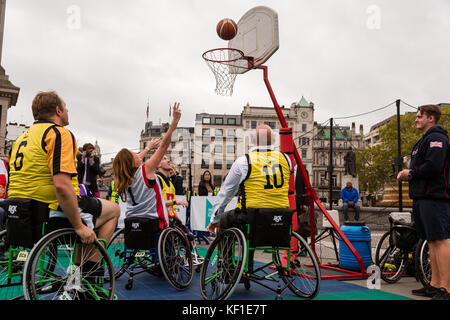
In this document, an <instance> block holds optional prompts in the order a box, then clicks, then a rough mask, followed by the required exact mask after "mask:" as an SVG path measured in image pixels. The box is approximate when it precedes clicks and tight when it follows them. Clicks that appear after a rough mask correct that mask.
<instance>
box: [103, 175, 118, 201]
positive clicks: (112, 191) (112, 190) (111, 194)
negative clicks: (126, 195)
mask: <svg viewBox="0 0 450 320" xmlns="http://www.w3.org/2000/svg"><path fill="white" fill-rule="evenodd" d="M106 200H110V201H112V202H115V203H119V193H118V192H117V188H116V184H115V182H114V180H112V181H111V185H110V186H109V187H108V194H107V195H106Z"/></svg>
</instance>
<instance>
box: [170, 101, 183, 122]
mask: <svg viewBox="0 0 450 320" xmlns="http://www.w3.org/2000/svg"><path fill="white" fill-rule="evenodd" d="M172 115H173V118H172V123H178V121H179V120H180V118H181V110H180V103H179V102H175V103H174V104H173V111H172Z"/></svg>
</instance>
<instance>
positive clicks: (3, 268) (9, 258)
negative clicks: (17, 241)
mask: <svg viewBox="0 0 450 320" xmlns="http://www.w3.org/2000/svg"><path fill="white" fill-rule="evenodd" d="M24 252H26V253H25V255H26V254H28V253H29V250H28V249H27V250H25V249H23V250H21V249H20V248H13V247H10V246H9V245H7V244H6V230H3V231H0V297H1V299H3V300H9V299H13V298H17V297H18V296H20V295H22V288H21V285H22V274H23V267H24V265H25V259H26V257H25V256H24Z"/></svg>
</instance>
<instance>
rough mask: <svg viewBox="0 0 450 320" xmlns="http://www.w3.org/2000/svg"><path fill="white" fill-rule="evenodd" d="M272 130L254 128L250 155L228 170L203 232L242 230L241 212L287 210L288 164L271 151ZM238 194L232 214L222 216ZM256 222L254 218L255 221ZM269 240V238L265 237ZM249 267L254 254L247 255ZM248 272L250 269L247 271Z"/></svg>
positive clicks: (285, 156)
mask: <svg viewBox="0 0 450 320" xmlns="http://www.w3.org/2000/svg"><path fill="white" fill-rule="evenodd" d="M272 142H273V141H272V130H271V128H270V127H269V126H267V125H260V126H258V127H257V128H256V132H255V135H254V136H253V143H254V144H256V145H255V146H254V147H252V148H251V149H250V152H249V153H248V154H246V155H244V156H241V157H239V158H238V159H236V161H235V162H234V163H233V165H232V166H231V169H230V172H229V173H228V175H227V177H226V179H225V181H224V183H223V184H222V188H221V189H220V191H219V194H218V195H217V199H216V201H215V202H214V205H213V215H212V217H211V222H210V223H209V225H208V227H207V230H208V231H209V232H210V233H211V234H213V235H216V234H217V233H218V232H219V231H220V229H222V228H223V229H226V228H230V227H233V226H238V227H240V226H242V225H243V224H245V223H246V221H245V219H244V216H245V215H243V212H244V211H246V212H251V211H254V209H257V208H289V199H288V192H289V178H290V174H291V171H292V164H291V161H290V159H289V157H288V156H287V155H286V154H284V153H282V152H279V151H275V150H274V146H273V145H272ZM238 191H239V192H240V198H239V203H238V205H237V207H236V208H235V209H234V210H230V211H227V212H224V209H225V207H226V206H227V204H228V203H229V202H230V200H231V199H232V198H233V197H234V196H235V195H236V194H237V192H238ZM255 219H257V217H255ZM268 236H270V235H268ZM250 254H251V256H250V257H249V266H251V265H252V264H253V255H254V251H250ZM250 270H252V268H250Z"/></svg>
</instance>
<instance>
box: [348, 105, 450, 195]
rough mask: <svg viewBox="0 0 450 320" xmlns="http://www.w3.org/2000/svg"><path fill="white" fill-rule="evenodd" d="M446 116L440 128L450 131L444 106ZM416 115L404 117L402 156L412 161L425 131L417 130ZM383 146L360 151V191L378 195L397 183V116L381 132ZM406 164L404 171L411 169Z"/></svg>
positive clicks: (358, 154)
mask: <svg viewBox="0 0 450 320" xmlns="http://www.w3.org/2000/svg"><path fill="white" fill-rule="evenodd" d="M441 111H442V117H441V120H440V121H439V125H441V126H442V127H443V128H445V129H448V128H450V108H448V107H442V108H441ZM415 119H416V113H415V112H411V113H407V114H404V115H402V116H400V137H401V143H400V145H401V154H402V156H403V157H404V160H408V159H409V157H410V154H411V151H412V148H413V147H414V144H415V143H416V142H417V141H418V140H419V139H420V137H421V136H422V132H420V131H419V130H417V129H415V128H416V124H415V122H414V121H415ZM379 136H380V144H378V145H376V146H373V147H367V148H365V149H364V150H362V151H356V152H355V153H356V161H357V167H356V171H357V173H358V177H359V183H360V189H361V190H365V191H368V192H369V193H372V194H376V193H377V192H379V191H381V190H382V189H383V186H384V185H385V184H386V183H389V184H392V185H393V186H394V185H396V184H397V182H396V178H397V170H398V169H397V168H395V173H394V170H393V168H392V165H393V163H394V158H396V157H397V148H398V146H397V117H394V118H393V119H392V120H391V121H389V122H388V123H387V124H385V125H384V126H382V127H380V129H379ZM405 162H407V161H404V165H403V168H406V167H407V163H405Z"/></svg>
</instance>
